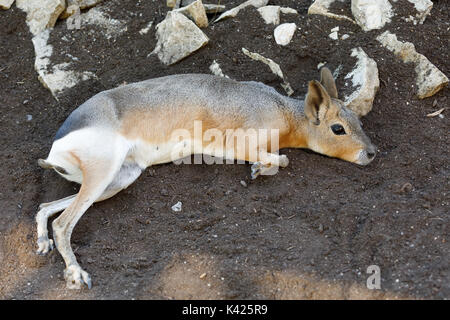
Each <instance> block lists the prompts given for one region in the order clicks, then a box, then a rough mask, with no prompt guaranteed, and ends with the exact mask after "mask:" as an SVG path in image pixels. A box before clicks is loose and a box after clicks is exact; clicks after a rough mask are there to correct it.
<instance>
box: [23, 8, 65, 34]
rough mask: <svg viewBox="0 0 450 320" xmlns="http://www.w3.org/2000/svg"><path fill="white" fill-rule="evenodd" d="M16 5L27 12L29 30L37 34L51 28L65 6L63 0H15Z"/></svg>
mask: <svg viewBox="0 0 450 320" xmlns="http://www.w3.org/2000/svg"><path fill="white" fill-rule="evenodd" d="M16 6H17V7H18V8H19V9H21V10H23V11H25V12H26V14H27V24H28V27H29V28H30V32H31V33H32V34H33V35H37V34H38V33H40V32H41V31H43V30H45V29H47V28H53V26H54V25H55V23H56V20H58V17H59V15H60V14H61V13H62V12H63V11H64V9H65V8H66V2H65V0H17V1H16Z"/></svg>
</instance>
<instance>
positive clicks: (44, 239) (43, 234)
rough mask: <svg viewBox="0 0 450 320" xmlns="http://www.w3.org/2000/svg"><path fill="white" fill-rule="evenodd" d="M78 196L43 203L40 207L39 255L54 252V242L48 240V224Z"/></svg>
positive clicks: (38, 224)
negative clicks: (50, 219) (49, 220)
mask: <svg viewBox="0 0 450 320" xmlns="http://www.w3.org/2000/svg"><path fill="white" fill-rule="evenodd" d="M75 196H76V194H73V195H71V196H68V197H66V198H63V199H59V200H56V201H52V202H48V203H42V204H41V205H39V212H38V213H37V215H36V224H37V245H38V249H37V251H36V253H37V254H39V255H45V254H47V253H48V252H49V251H50V250H53V240H51V239H49V238H48V230H47V222H48V219H49V218H50V217H52V216H53V215H55V214H56V213H58V212H61V211H63V210H64V209H66V208H67V207H68V206H69V205H70V204H71V203H72V201H73V199H75Z"/></svg>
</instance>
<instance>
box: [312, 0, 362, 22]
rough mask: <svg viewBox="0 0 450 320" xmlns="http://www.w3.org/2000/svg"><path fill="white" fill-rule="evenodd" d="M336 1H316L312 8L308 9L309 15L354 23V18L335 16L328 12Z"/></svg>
mask: <svg viewBox="0 0 450 320" xmlns="http://www.w3.org/2000/svg"><path fill="white" fill-rule="evenodd" d="M334 1H336V0H316V1H314V2H313V3H312V4H311V6H310V7H309V8H308V14H319V15H322V16H326V17H330V18H333V19H337V20H348V21H351V22H353V23H355V21H353V19H352V18H350V17H347V16H344V15H341V14H334V13H331V12H330V11H328V8H329V7H330V6H331V4H332V3H333V2H334Z"/></svg>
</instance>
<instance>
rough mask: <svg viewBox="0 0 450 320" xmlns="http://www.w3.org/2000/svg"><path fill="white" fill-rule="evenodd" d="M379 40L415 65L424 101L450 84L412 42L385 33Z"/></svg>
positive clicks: (419, 89) (417, 80)
mask: <svg viewBox="0 0 450 320" xmlns="http://www.w3.org/2000/svg"><path fill="white" fill-rule="evenodd" d="M377 40H378V41H379V42H380V43H381V44H382V45H383V46H384V47H386V48H387V49H388V50H390V51H392V52H393V53H394V54H395V55H396V56H397V57H399V58H400V59H402V61H403V62H406V63H410V62H412V63H414V64H415V65H416V67H415V71H416V74H417V78H416V85H417V88H418V89H417V96H418V97H419V98H420V99H424V98H427V97H430V96H432V95H434V94H435V93H436V92H438V91H439V90H441V89H442V88H443V87H445V86H446V85H447V84H448V78H447V76H446V75H445V74H443V73H442V72H441V71H440V70H439V69H438V68H436V66H435V65H433V64H432V63H431V62H430V61H429V60H428V59H427V58H426V57H425V56H424V55H422V54H420V53H418V52H417V51H416V48H415V47H414V44H412V43H411V42H401V41H399V40H397V36H396V35H395V34H392V33H390V32H389V31H385V32H384V33H382V34H381V35H380V36H378V37H377Z"/></svg>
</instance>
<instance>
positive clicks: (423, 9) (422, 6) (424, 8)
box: [408, 0, 433, 24]
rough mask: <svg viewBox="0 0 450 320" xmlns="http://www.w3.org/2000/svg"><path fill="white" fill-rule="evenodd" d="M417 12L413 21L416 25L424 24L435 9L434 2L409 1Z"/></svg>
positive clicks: (424, 0)
mask: <svg viewBox="0 0 450 320" xmlns="http://www.w3.org/2000/svg"><path fill="white" fill-rule="evenodd" d="M408 1H409V2H411V3H412V4H414V7H415V8H416V10H417V14H416V16H415V17H413V19H412V21H413V22H414V24H417V23H420V24H422V23H423V22H424V21H425V19H426V17H427V16H428V15H429V14H430V11H431V9H432V8H433V2H431V1H430V0H408Z"/></svg>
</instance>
